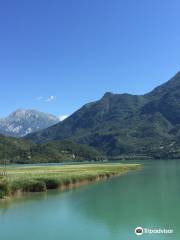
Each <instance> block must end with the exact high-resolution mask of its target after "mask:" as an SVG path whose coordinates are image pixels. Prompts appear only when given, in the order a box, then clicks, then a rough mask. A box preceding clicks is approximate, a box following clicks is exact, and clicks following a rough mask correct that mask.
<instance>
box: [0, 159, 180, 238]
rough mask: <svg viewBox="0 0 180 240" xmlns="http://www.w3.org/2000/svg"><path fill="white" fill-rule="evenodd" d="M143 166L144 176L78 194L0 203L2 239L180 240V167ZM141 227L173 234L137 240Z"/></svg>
mask: <svg viewBox="0 0 180 240" xmlns="http://www.w3.org/2000/svg"><path fill="white" fill-rule="evenodd" d="M141 163H142V162H141ZM143 164H144V169H143V170H140V171H135V172H130V173H128V174H126V175H124V176H120V177H116V178H112V179H110V180H108V181H103V182H98V183H94V184H91V185H87V186H83V187H81V188H79V189H74V190H70V191H66V192H58V191H50V192H48V193H41V194H34V195H33V196H32V195H30V196H26V197H20V198H16V199H14V200H13V201H10V202H7V203H0V239H2V240H25V239H26V240H73V239H74V240H134V239H149V240H153V239H158V240H161V239H172V240H179V239H180V161H175V160H169V161H145V162H143ZM137 226H141V227H143V228H149V229H151V228H153V229H159V228H162V229H164V228H166V229H173V231H174V232H173V233H172V234H143V235H142V236H136V235H135V234H134V229H135V228H136V227H137Z"/></svg>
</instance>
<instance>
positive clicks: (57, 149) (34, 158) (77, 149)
mask: <svg viewBox="0 0 180 240" xmlns="http://www.w3.org/2000/svg"><path fill="white" fill-rule="evenodd" d="M101 159H102V155H101V154H100V153H99V152H98V151H97V150H95V149H93V148H92V147H89V146H86V145H82V144H76V143H73V142H70V141H62V142H58V141H56V142H51V143H48V144H43V145H38V144H32V143H31V142H29V141H26V140H21V139H17V138H13V137H5V136H2V135H0V163H1V164H2V163H4V161H5V160H6V162H7V163H48V162H62V161H82V160H83V161H84V160H101Z"/></svg>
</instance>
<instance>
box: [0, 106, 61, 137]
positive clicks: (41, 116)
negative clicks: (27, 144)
mask: <svg viewBox="0 0 180 240" xmlns="http://www.w3.org/2000/svg"><path fill="white" fill-rule="evenodd" d="M58 122H59V118H58V117H56V116H54V115H52V114H48V113H43V112H39V111H36V110H30V109H18V110H16V111H15V112H13V113H11V114H10V115H9V116H8V117H6V118H3V119H0V134H3V135H6V136H13V137H23V136H25V135H27V134H28V133H33V132H35V131H38V130H41V129H44V128H47V127H50V126H52V125H54V124H56V123H58Z"/></svg>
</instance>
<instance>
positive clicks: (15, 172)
mask: <svg viewBox="0 0 180 240" xmlns="http://www.w3.org/2000/svg"><path fill="white" fill-rule="evenodd" d="M140 167H141V166H140V165H139V164H120V163H116V164H80V165H65V166H24V165H23V166H17V167H13V166H8V167H7V170H6V173H7V176H6V177H2V178H1V179H0V198H3V197H4V196H10V195H13V194H16V193H17V192H18V191H20V192H44V191H46V190H47V189H55V188H61V187H62V188H69V187H73V186H75V185H76V184H80V183H83V182H87V183H88V182H93V181H96V180H100V179H103V178H108V177H111V176H114V175H121V174H124V173H126V172H128V171H131V170H137V169H139V168H140ZM1 171H3V168H2V167H0V172H1Z"/></svg>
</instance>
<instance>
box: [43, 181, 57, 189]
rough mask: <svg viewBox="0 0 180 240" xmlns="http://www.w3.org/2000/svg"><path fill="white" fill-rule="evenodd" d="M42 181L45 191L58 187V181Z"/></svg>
mask: <svg viewBox="0 0 180 240" xmlns="http://www.w3.org/2000/svg"><path fill="white" fill-rule="evenodd" d="M44 181H45V184H46V188H47V189H56V188H58V187H59V185H60V182H59V181H58V179H44Z"/></svg>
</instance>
